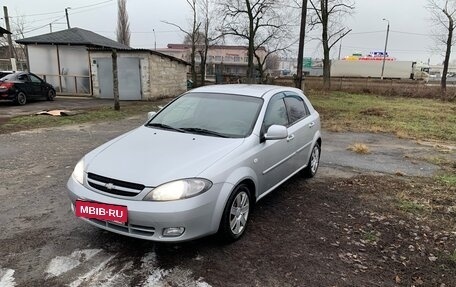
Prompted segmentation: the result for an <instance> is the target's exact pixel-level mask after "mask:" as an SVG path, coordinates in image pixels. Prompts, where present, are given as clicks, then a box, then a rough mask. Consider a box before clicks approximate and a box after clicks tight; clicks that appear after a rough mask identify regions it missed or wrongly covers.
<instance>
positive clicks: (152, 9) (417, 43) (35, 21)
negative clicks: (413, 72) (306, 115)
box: [0, 0, 443, 64]
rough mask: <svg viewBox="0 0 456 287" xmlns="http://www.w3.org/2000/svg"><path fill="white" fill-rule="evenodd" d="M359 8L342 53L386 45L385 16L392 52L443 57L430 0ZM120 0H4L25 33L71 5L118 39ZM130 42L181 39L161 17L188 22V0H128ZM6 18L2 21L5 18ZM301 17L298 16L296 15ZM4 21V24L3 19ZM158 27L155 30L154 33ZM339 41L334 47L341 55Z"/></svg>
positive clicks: (360, 1) (363, 0) (80, 20)
mask: <svg viewBox="0 0 456 287" xmlns="http://www.w3.org/2000/svg"><path fill="white" fill-rule="evenodd" d="M355 1H356V9H355V12H354V14H353V16H350V17H348V18H347V19H346V20H345V22H346V25H347V26H348V27H349V28H351V29H353V31H352V32H351V33H350V34H349V35H348V36H347V37H346V38H344V39H343V41H342V52H341V54H342V56H347V55H350V54H352V53H354V52H361V53H363V54H368V53H369V52H370V51H382V50H383V48H384V44H385V37H386V26H387V22H386V21H383V20H382V19H383V18H386V19H388V20H389V21H390V24H391V33H390V38H389V41H388V52H389V54H390V56H392V57H395V58H397V59H398V60H414V61H422V62H427V61H428V59H431V63H434V64H435V63H440V62H442V59H443V57H442V56H441V55H442V53H439V52H435V51H434V52H433V49H432V48H433V46H435V44H434V40H433V39H432V38H431V37H430V34H431V31H432V28H431V23H430V21H429V12H428V11H427V10H426V9H425V7H424V6H425V4H426V0H400V1H399V0H381V1H372V0H355ZM116 2H117V1H116V0H110V1H109V0H77V1H76V0H41V1H36V0H33V1H32V0H0V3H1V4H2V6H7V7H8V10H9V15H10V16H11V17H13V18H12V21H15V20H17V18H14V17H17V16H21V15H22V16H25V20H26V31H29V32H28V33H27V34H26V36H35V35H40V34H44V33H48V32H49V31H50V27H49V23H50V22H53V24H52V29H53V31H58V30H62V29H65V28H66V20H65V13H64V10H65V7H71V9H69V10H68V11H69V17H70V25H71V27H80V28H83V29H87V30H91V31H94V32H96V33H99V34H102V35H104V36H107V37H109V38H112V39H115V29H116V21H117V5H116ZM127 9H128V14H129V17H130V28H131V32H132V35H131V46H132V47H135V48H153V47H154V43H155V41H156V44H157V47H158V48H161V47H166V45H167V44H168V43H176V42H177V43H179V42H181V41H182V39H183V34H182V33H181V32H179V31H178V30H177V29H176V28H175V27H172V26H169V25H167V24H164V23H162V22H161V21H163V20H166V21H169V22H173V23H176V24H179V25H181V26H183V27H186V26H188V23H189V18H190V11H189V8H188V5H187V3H186V1H185V0H166V1H165V0H128V2H127ZM2 21H4V20H3V19H2ZM296 23H299V20H298V19H297V20H296ZM2 26H3V27H4V26H5V25H4V24H3V23H2ZM153 30H155V36H154V33H153ZM338 49H339V45H337V47H335V48H334V50H332V56H333V57H334V58H337V56H338ZM305 56H306V57H314V58H321V56H322V52H321V47H320V45H319V44H318V43H316V42H311V43H308V44H306V47H305Z"/></svg>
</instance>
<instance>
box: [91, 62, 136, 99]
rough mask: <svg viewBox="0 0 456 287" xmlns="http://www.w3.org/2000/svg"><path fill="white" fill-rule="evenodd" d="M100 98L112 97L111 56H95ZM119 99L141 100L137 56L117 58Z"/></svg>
mask: <svg viewBox="0 0 456 287" xmlns="http://www.w3.org/2000/svg"><path fill="white" fill-rule="evenodd" d="M96 61H97V66H98V84H99V87H100V98H103V99H113V98H114V95H113V84H112V79H113V77H112V58H97V59H96ZM117 67H118V69H117V71H118V72H117V73H118V78H119V99H121V100H127V101H128V100H141V98H142V97H141V69H140V59H139V58H117Z"/></svg>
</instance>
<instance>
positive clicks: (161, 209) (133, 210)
mask: <svg viewBox="0 0 456 287" xmlns="http://www.w3.org/2000/svg"><path fill="white" fill-rule="evenodd" d="M222 186H223V185H222V184H214V185H213V186H212V187H211V189H210V190H208V191H207V192H205V193H203V194H201V195H199V196H195V197H192V198H188V199H183V200H176V201H168V202H153V201H142V200H128V199H124V198H118V197H113V196H109V195H105V194H102V193H101V192H99V191H94V190H92V189H90V188H87V187H85V186H83V185H81V184H80V183H78V182H77V181H76V180H75V179H74V178H73V177H72V176H71V177H70V179H69V180H68V183H67V190H68V195H69V197H70V199H71V208H72V210H73V212H74V204H75V201H76V200H78V199H80V200H86V201H94V202H100V203H107V204H115V205H123V206H127V208H128V223H127V224H125V225H124V224H118V223H113V222H107V221H102V220H96V219H86V218H81V219H82V220H84V221H86V222H88V223H90V224H92V225H94V226H97V227H99V228H102V229H105V230H108V231H112V232H115V233H118V234H122V235H126V236H130V237H135V238H140V239H146V240H152V241H161V242H180V241H187V240H192V239H196V238H199V237H203V236H206V235H210V234H214V233H216V232H217V230H218V225H217V224H214V223H215V222H220V220H219V217H220V216H221V211H218V209H217V208H216V205H217V200H218V199H219V198H218V197H219V195H220V189H221V188H222ZM173 227H184V228H185V231H184V233H183V234H182V235H180V236H179V237H165V236H163V230H164V229H165V228H173Z"/></svg>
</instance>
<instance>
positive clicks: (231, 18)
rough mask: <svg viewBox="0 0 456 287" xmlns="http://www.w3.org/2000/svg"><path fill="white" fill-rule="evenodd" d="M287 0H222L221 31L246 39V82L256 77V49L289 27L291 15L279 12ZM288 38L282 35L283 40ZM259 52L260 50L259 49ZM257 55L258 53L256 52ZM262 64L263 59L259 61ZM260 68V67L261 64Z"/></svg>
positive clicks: (220, 3) (251, 81)
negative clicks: (287, 15)
mask: <svg viewBox="0 0 456 287" xmlns="http://www.w3.org/2000/svg"><path fill="white" fill-rule="evenodd" d="M285 2H286V0H276V1H273V0H220V1H219V6H220V9H219V12H220V13H221V14H222V19H223V24H222V27H221V29H220V30H221V32H222V34H224V35H231V36H234V37H236V38H239V39H241V40H243V41H246V42H247V45H248V53H247V59H248V61H247V82H248V83H253V82H254V81H255V63H254V59H255V58H257V59H258V57H256V56H255V51H258V49H259V48H260V47H262V46H265V45H267V44H268V43H269V41H271V40H273V39H275V38H277V37H280V36H279V34H281V33H282V32H283V31H286V30H287V29H288V23H289V17H285V16H283V15H281V14H280V12H281V11H283V10H282V9H283V8H284V6H285V5H283V4H284V3H285ZM284 42H286V39H283V42H282V43H284ZM257 54H258V53H257ZM257 56H258V55H257ZM259 64H260V65H261V63H259ZM260 69H261V68H260Z"/></svg>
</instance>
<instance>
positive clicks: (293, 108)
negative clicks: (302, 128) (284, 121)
mask: <svg viewBox="0 0 456 287" xmlns="http://www.w3.org/2000/svg"><path fill="white" fill-rule="evenodd" d="M284 101H285V105H286V108H287V113H288V117H289V119H290V125H292V124H294V123H296V122H298V121H300V120H301V119H303V118H306V117H307V116H308V115H309V114H310V113H309V109H308V108H307V106H306V104H305V103H304V100H303V99H302V98H301V97H300V96H298V95H296V94H292V93H288V94H287V96H286V97H285V99H284Z"/></svg>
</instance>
